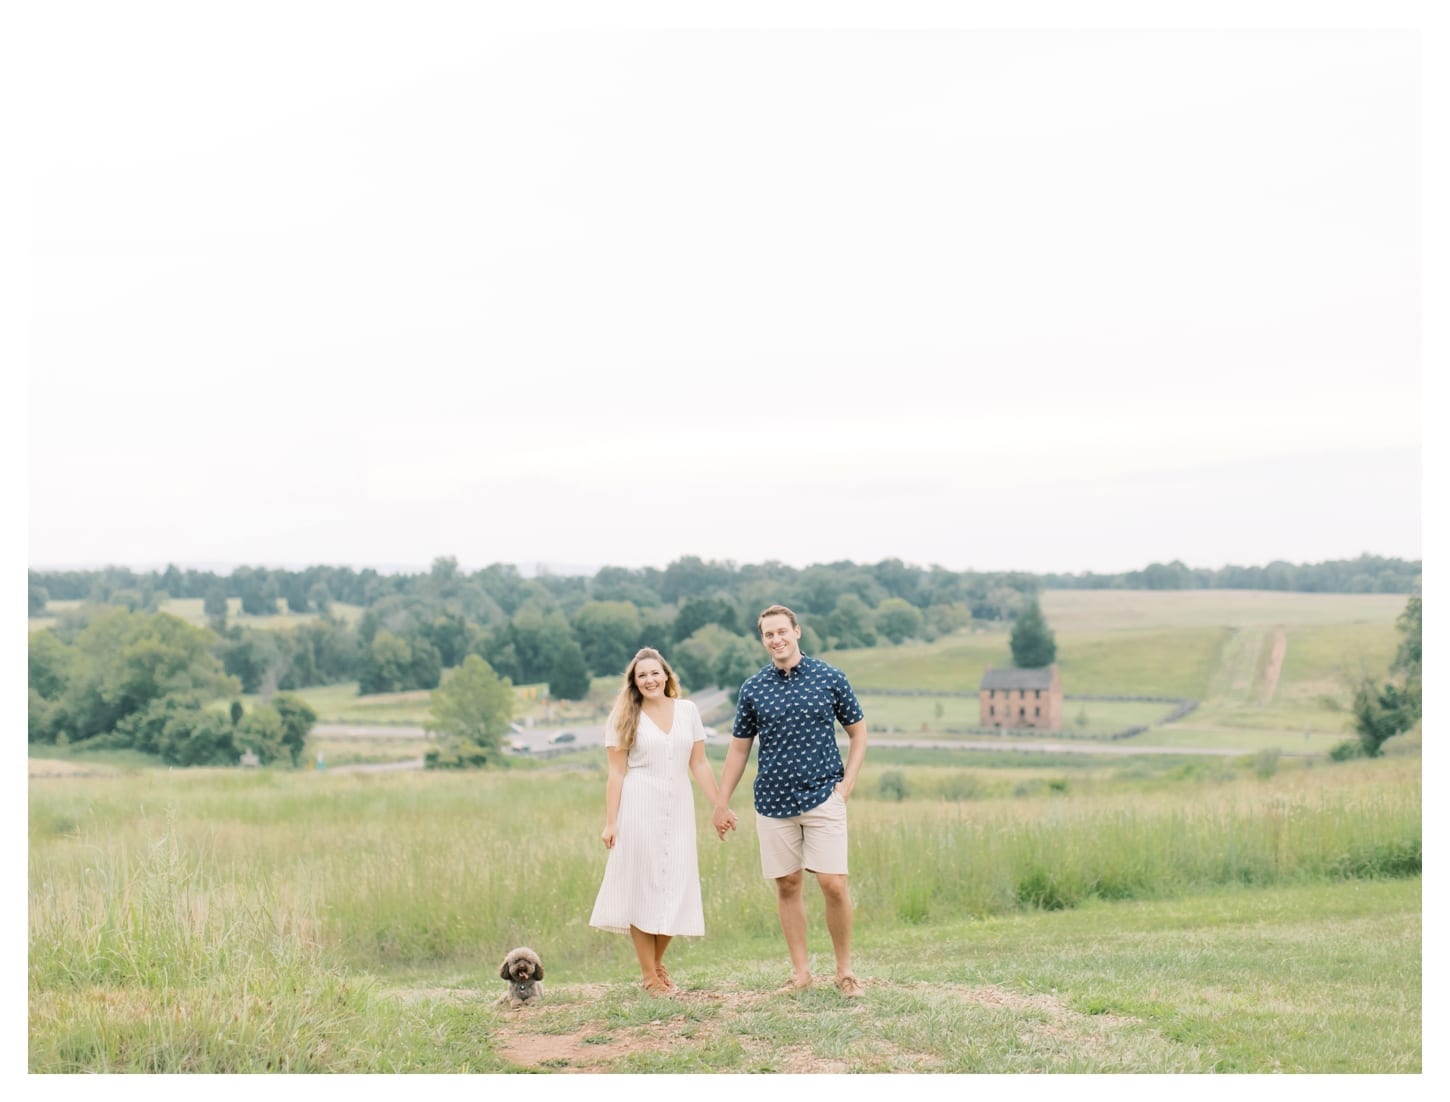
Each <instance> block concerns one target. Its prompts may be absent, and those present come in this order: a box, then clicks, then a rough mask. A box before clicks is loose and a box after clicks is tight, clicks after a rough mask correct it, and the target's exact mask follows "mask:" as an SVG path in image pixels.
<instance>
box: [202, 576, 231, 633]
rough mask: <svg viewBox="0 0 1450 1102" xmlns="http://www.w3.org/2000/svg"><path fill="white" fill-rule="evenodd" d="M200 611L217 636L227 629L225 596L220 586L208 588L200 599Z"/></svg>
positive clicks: (224, 591)
mask: <svg viewBox="0 0 1450 1102" xmlns="http://www.w3.org/2000/svg"><path fill="white" fill-rule="evenodd" d="M201 610H202V612H204V613H205V614H206V622H207V623H208V624H209V625H210V626H211V629H212V630H213V631H215V632H216V633H217V634H221V633H222V632H224V631H226V629H227V594H226V590H224V589H223V588H222V587H221V586H220V585H213V586H210V587H208V589H207V591H206V596H205V597H203V598H202V602H201Z"/></svg>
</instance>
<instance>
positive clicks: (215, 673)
mask: <svg viewBox="0 0 1450 1102" xmlns="http://www.w3.org/2000/svg"><path fill="white" fill-rule="evenodd" d="M214 639H215V637H214V636H213V635H212V634H211V632H209V631H207V630H205V629H204V628H198V627H193V626H192V625H191V624H188V623H186V622H185V621H183V620H180V619H178V618H177V617H175V616H172V615H170V614H169V613H165V612H154V613H143V612H128V611H127V610H125V609H122V608H111V609H108V610H106V611H105V612H102V613H100V614H99V615H97V616H95V617H94V618H93V619H92V620H91V621H90V622H89V623H88V624H87V625H86V626H85V627H84V628H83V629H82V630H81V631H80V632H79V633H78V634H77V635H76V638H75V643H74V645H73V649H72V652H71V655H70V657H69V660H68V662H67V663H66V667H65V678H66V683H65V689H64V691H63V692H62V693H61V694H60V697H59V698H58V700H57V701H56V708H55V710H54V712H53V713H52V720H53V724H54V729H53V730H52V732H51V736H52V740H53V738H54V737H56V736H58V735H59V734H61V733H64V734H65V735H66V737H67V738H68V739H69V740H70V741H72V742H76V741H80V740H82V739H88V738H93V737H96V736H99V735H104V734H107V733H108V732H110V731H112V730H114V729H115V727H116V725H117V723H119V722H120V721H121V720H122V719H124V718H125V717H126V716H128V715H131V714H132V713H133V712H139V711H142V710H143V709H145V708H146V707H147V706H148V705H150V704H151V703H152V701H155V700H157V699H159V698H161V697H164V696H169V695H172V694H189V693H191V694H197V695H199V696H202V697H204V698H214V697H216V696H222V695H226V694H230V693H234V692H236V691H237V689H238V688H239V686H238V684H237V682H236V680H235V679H234V678H230V677H228V676H226V674H225V672H224V671H223V670H222V668H221V664H220V663H219V662H218V661H217V659H216V657H215V656H214V655H213V654H212V653H211V644H212V643H213V641H214ZM223 718H225V717H223Z"/></svg>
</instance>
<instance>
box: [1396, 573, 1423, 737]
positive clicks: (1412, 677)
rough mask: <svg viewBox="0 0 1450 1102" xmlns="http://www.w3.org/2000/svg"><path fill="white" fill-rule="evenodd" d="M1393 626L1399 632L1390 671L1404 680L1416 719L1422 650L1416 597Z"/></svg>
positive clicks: (1419, 703)
mask: <svg viewBox="0 0 1450 1102" xmlns="http://www.w3.org/2000/svg"><path fill="white" fill-rule="evenodd" d="M1395 626H1396V627H1397V628H1398V629H1399V632H1400V646H1399V650H1398V651H1397V652H1396V653H1395V661H1394V664H1393V665H1392V666H1391V667H1390V669H1391V670H1393V671H1394V672H1395V673H1397V674H1399V675H1400V677H1402V678H1403V679H1404V685H1405V693H1406V695H1407V697H1408V698H1409V699H1410V701H1411V702H1412V704H1413V706H1414V710H1415V718H1416V719H1418V718H1419V717H1420V714H1421V688H1420V663H1421V653H1422V650H1423V626H1422V623H1421V612H1420V597H1419V596H1418V595H1417V596H1413V597H1411V598H1410V599H1409V601H1408V602H1406V604H1405V610H1404V612H1402V613H1400V617H1399V619H1398V620H1396V621H1395Z"/></svg>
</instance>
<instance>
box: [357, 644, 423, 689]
mask: <svg viewBox="0 0 1450 1102" xmlns="http://www.w3.org/2000/svg"><path fill="white" fill-rule="evenodd" d="M412 664H413V648H412V647H410V646H409V645H408V641H407V640H406V639H401V638H399V637H398V636H396V635H394V634H393V633H392V632H390V631H379V632H378V633H377V634H376V635H374V636H373V641H372V645H371V646H369V647H368V648H367V649H366V650H365V651H364V652H363V656H362V660H361V662H360V663H359V669H358V684H357V691H358V695H359V696H371V695H373V694H376V693H396V692H401V691H402V689H403V686H404V685H406V684H408V683H409V682H410V681H411V679H412V671H411V666H412Z"/></svg>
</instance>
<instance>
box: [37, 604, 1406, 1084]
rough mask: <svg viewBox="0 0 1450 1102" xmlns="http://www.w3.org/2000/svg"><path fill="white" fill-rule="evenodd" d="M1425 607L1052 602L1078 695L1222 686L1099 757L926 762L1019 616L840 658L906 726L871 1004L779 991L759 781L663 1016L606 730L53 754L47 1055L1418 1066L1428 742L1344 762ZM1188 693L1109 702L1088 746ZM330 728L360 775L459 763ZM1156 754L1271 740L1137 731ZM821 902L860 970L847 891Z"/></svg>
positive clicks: (442, 1067)
mask: <svg viewBox="0 0 1450 1102" xmlns="http://www.w3.org/2000/svg"><path fill="white" fill-rule="evenodd" d="M1210 598H1213V599H1214V600H1210ZM1215 601H1216V602H1217V603H1215ZM1403 604H1404V600H1403V598H1400V597H1393V598H1379V597H1376V598H1344V597H1314V596H1309V595H1302V594H1199V593H1192V594H1175V593H1169V594H1163V593H1137V594H1125V593H1113V592H1102V593H1080V592H1072V593H1065V594H1063V593H1056V594H1054V593H1049V594H1048V595H1047V599H1046V600H1045V601H1044V606H1045V610H1046V612H1047V615H1048V618H1049V622H1050V623H1051V624H1052V626H1053V628H1054V630H1055V631H1056V634H1057V642H1058V648H1059V654H1060V657H1061V664H1062V669H1063V676H1064V682H1065V687H1066V689H1067V691H1068V692H1069V693H1082V694H1091V695H1098V694H1107V693H1113V692H1122V693H1133V694H1141V695H1150V694H1151V695H1163V696H1190V697H1194V698H1196V699H1199V700H1201V702H1202V704H1201V707H1200V709H1199V710H1198V711H1197V712H1195V713H1193V714H1192V715H1190V716H1188V717H1187V718H1185V719H1183V720H1181V721H1179V722H1177V723H1175V724H1172V725H1171V726H1168V727H1162V726H1158V727H1154V728H1153V729H1152V730H1150V731H1149V732H1147V733H1146V734H1144V735H1142V736H1139V737H1138V738H1136V739H1131V740H1119V741H1117V742H1114V743H1112V744H1111V746H1107V745H1105V746H1103V747H1102V748H1100V749H1096V750H1095V749H1094V748H1093V747H1092V746H1091V743H1090V740H1089V739H1087V738H1083V739H1080V740H1079V744H1081V745H1082V749H1083V750H1085V751H1087V752H1081V753H1066V752H1063V753H1051V754H1044V753H1034V754H1025V753H1021V752H1013V751H1012V750H1010V749H1006V748H1004V749H1001V750H997V751H990V752H988V751H974V750H970V749H949V750H943V749H931V750H928V749H923V750H912V749H907V748H903V747H899V746H898V747H893V746H892V745H891V743H890V739H889V738H888V737H886V733H887V730H888V729H889V728H896V729H897V734H898V735H899V736H900V737H903V738H904V737H905V736H907V735H918V734H922V733H926V734H928V735H930V734H933V733H938V734H939V733H941V732H943V731H945V730H947V729H949V728H951V727H952V726H954V725H962V724H964V723H965V724H967V725H970V724H971V723H974V722H975V715H976V704H975V701H974V700H972V699H971V698H961V697H954V696H948V695H945V694H947V693H952V692H959V691H963V689H964V688H965V689H967V690H970V689H972V688H974V687H975V684H976V681H977V679H979V678H980V673H981V669H982V668H983V667H984V666H985V664H986V663H987V662H991V663H993V664H998V665H1005V664H1008V662H1009V661H1010V658H1009V653H1010V652H1009V650H1008V647H1007V636H1006V633H1005V632H1004V631H1000V630H999V631H981V632H977V633H966V634H962V635H958V636H954V637H951V638H948V639H943V640H939V641H937V642H935V643H933V644H929V645H928V644H914V645H910V646H905V647H899V648H880V649H873V650H863V651H847V652H838V653H836V654H833V655H830V656H829V657H830V660H831V661H832V662H834V663H835V664H837V665H839V666H841V667H842V668H843V669H845V670H846V671H847V672H848V673H849V674H850V675H851V677H852V679H853V682H854V683H855V684H856V685H857V686H858V688H860V689H861V695H862V696H863V699H864V702H865V704H866V707H867V710H868V715H869V716H870V720H871V724H872V730H873V732H875V733H878V734H879V736H880V737H876V736H873V743H872V748H871V750H870V753H869V755H868V758H867V763H866V767H865V769H864V770H863V772H862V774H861V777H860V781H859V783H858V786H857V789H856V792H855V794H854V795H853V798H852V801H851V831H852V858H851V859H852V891H853V896H854V900H855V904H856V937H855V949H856V953H855V957H856V967H857V971H858V973H860V974H861V976H862V977H863V979H864V981H865V983H866V987H867V996H866V998H865V999H863V1000H860V1001H859V1002H847V1001H846V1000H844V999H841V998H840V997H839V996H837V995H836V993H835V992H834V991H833V990H832V989H831V988H830V987H829V986H828V984H827V983H825V982H823V983H822V984H821V985H819V987H818V988H817V989H813V990H811V991H808V992H806V993H804V994H801V995H797V996H779V995H776V994H774V993H773V992H774V988H775V987H777V986H778V985H779V984H780V982H781V981H782V980H783V979H784V976H785V971H786V964H785V959H784V950H783V946H782V943H781V940H780V934H779V928H778V924H777V920H776V916H775V911H774V906H773V897H772V895H771V893H770V890H769V888H768V886H767V885H766V884H765V883H763V882H762V880H761V878H760V874H759V868H758V858H757V853H756V846H755V841H754V837H753V833H754V832H753V819H752V814H751V812H750V810H749V797H748V793H749V781H750V774H747V776H746V779H745V782H744V783H743V784H742V786H741V788H740V790H739V792H738V793H737V796H736V799H735V801H734V806H735V808H736V810H737V812H739V813H740V814H741V820H742V822H741V830H740V832H739V834H738V835H737V836H734V837H732V838H730V839H729V840H728V841H727V842H726V843H725V844H723V845H722V844H719V843H717V842H716V841H715V839H714V836H713V834H712V833H710V832H709V831H708V829H702V830H701V831H700V859H701V877H702V884H703V886H704V902H705V912H706V926H707V931H708V936H707V937H706V938H704V939H700V940H694V939H679V940H678V941H677V942H676V945H675V947H673V948H672V949H671V971H672V972H674V973H675V975H676V976H677V978H679V979H680V980H682V981H683V984H684V988H685V989H684V991H683V993H682V994H681V995H680V996H679V997H678V998H676V999H674V1000H669V1001H666V1002H657V1001H653V1000H650V999H648V998H647V997H646V996H645V995H644V994H643V993H642V992H640V991H639V990H638V989H637V987H636V986H635V985H634V982H633V971H634V969H633V966H632V964H631V955H630V953H629V951H628V948H627V945H626V939H623V938H621V937H618V936H615V935H608V934H604V933H601V932H600V931H596V930H592V929H590V928H589V927H588V926H587V922H586V920H587V915H588V913H589V909H590V907H591V905H592V902H593V898H594V894H595V892H596V890H597V888H598V883H599V877H600V874H601V872H602V868H603V861H604V852H603V849H602V847H601V846H600V845H599V841H598V832H599V828H600V826H601V821H602V806H603V792H604V775H605V774H604V763H603V756H602V754H601V753H600V752H598V751H590V750H581V751H576V752H573V753H567V754H564V755H562V756H559V757H556V758H551V759H549V760H547V761H543V760H540V761H526V760H519V761H516V762H514V763H512V767H511V768H509V769H506V770H499V771H490V772H485V773H472V774H461V775H460V774H452V775H450V774H444V773H424V772H411V773H389V774H356V773H346V772H337V771H335V770H333V769H329V770H325V771H317V770H310V769H304V770H298V771H292V770H267V769H264V770H246V771H243V770H205V769H193V770H176V771H170V770H165V769H158V768H155V766H154V763H153V762H152V761H151V760H150V759H147V758H145V757H144V756H142V755H136V754H128V753H126V752H119V751H111V752H107V753H104V754H101V753H86V752H84V751H79V750H76V749H75V748H74V747H68V748H52V747H44V748H37V747H32V748H31V761H30V771H31V779H30V782H29V785H30V799H29V809H28V814H29V831H28V834H29V849H28V858H29V860H28V877H29V938H30V941H29V983H28V987H29V1058H28V1067H29V1070H30V1071H31V1072H40V1073H51V1072H80V1071H85V1072H107V1071H111V1072H177V1071H183V1072H242V1071H299V1072H300V1071H321V1072H344V1073H345V1072H433V1073H459V1072H514V1071H531V1072H543V1073H548V1072H581V1071H582V1072H613V1071H623V1072H641V1073H658V1072H664V1073H685V1072H700V1071H705V1072H727V1073H736V1072H739V1073H746V1072H769V1073H821V1072H882V1073H884V1072H905V1073H961V1072H973V1073H977V1072H996V1073H1016V1072H1131V1073H1160V1072H1164V1073H1180V1072H1191V1073H1201V1072H1224V1073H1243V1072H1255V1073H1257V1072H1319V1073H1336V1072H1360V1073H1363V1072H1383V1073H1405V1072H1411V1073H1413V1072H1418V1071H1420V1070H1421V1068H1422V1037H1421V1032H1422V1014H1421V998H1422V988H1421V969H1422V954H1421V938H1422V929H1421V879H1420V873H1421V861H1422V856H1421V854H1422V813H1423V809H1422V804H1421V791H1422V784H1423V777H1422V770H1421V761H1420V758H1419V756H1418V744H1417V743H1416V744H1413V745H1411V744H1409V743H1406V744H1405V745H1404V746H1401V745H1398V744H1399V743H1400V742H1401V741H1402V740H1392V742H1391V743H1390V744H1388V745H1387V751H1389V752H1390V756H1388V757H1386V758H1383V759H1379V760H1375V761H1352V762H1346V763H1342V764H1335V763H1332V762H1330V761H1329V760H1328V759H1327V757H1326V756H1325V753H1326V752H1327V750H1328V749H1329V748H1330V747H1332V746H1333V745H1334V744H1335V743H1337V742H1338V741H1340V740H1341V739H1343V738H1344V737H1346V732H1345V729H1344V720H1345V714H1344V712H1343V711H1342V710H1338V709H1339V708H1340V707H1342V703H1341V702H1342V701H1343V700H1344V699H1347V693H1346V692H1345V689H1344V686H1345V683H1346V682H1345V678H1346V677H1347V676H1350V675H1351V674H1352V672H1353V671H1355V670H1357V669H1360V668H1366V669H1370V670H1382V669H1384V668H1387V666H1388V663H1389V661H1390V658H1391V656H1392V655H1393V652H1394V647H1395V643H1396V635H1395V631H1394V627H1393V624H1394V619H1395V617H1396V616H1397V615H1398V614H1399V612H1400V610H1401V609H1402V608H1403ZM1276 655H1277V656H1278V657H1277V658H1276ZM616 684H617V679H615V678H603V679H600V680H599V681H598V682H596V684H595V687H594V690H593V692H592V693H591V700H590V701H588V702H585V703H584V704H582V705H573V706H570V705H563V706H561V705H560V704H559V703H558V702H552V703H549V704H546V703H545V701H544V700H543V697H542V694H541V693H540V692H539V687H537V686H533V687H529V686H525V687H521V688H520V689H519V690H518V701H517V704H518V710H517V713H516V714H517V715H518V716H519V717H521V718H522V717H532V718H534V720H535V721H536V722H543V721H544V719H545V717H546V715H547V717H548V718H549V719H551V720H553V721H554V722H575V721H577V722H584V721H585V720H586V719H588V718H591V717H594V716H597V715H598V714H599V713H600V709H601V708H602V707H603V706H604V704H605V703H606V702H607V701H608V700H609V699H610V698H611V697H612V695H613V691H614V689H615V687H616ZM871 688H878V689H880V688H913V689H925V690H935V692H936V693H937V695H924V696H887V695H882V694H875V695H873V694H872V693H871V692H870V689H871ZM303 695H305V696H307V697H308V699H309V700H310V701H311V702H312V704H313V706H314V707H315V708H316V709H317V710H318V712H319V714H320V715H321V716H322V717H323V719H324V721H326V722H348V723H359V724H368V725H372V724H379V725H386V724H388V723H393V724H407V725H417V724H419V723H421V722H422V720H423V718H424V717H425V716H426V709H427V694H426V693H422V694H417V693H414V694H397V695H395V696H392V697H367V698H360V697H357V696H356V687H355V686H332V687H329V688H326V689H322V690H307V691H306V692H305V693H304V694H303ZM1163 708H1164V706H1163V705H1161V704H1156V703H1151V704H1150V703H1126V702H1101V701H1085V702H1074V701H1069V702H1068V705H1067V708H1066V720H1067V730H1066V731H1064V732H1063V733H1062V734H1063V735H1069V734H1073V733H1074V732H1076V733H1078V734H1079V735H1091V734H1094V733H1098V732H1103V731H1106V730H1107V729H1108V728H1112V727H1116V726H1117V725H1119V724H1124V725H1129V724H1128V723H1127V722H1126V721H1130V720H1131V721H1138V720H1139V719H1140V717H1142V716H1143V715H1145V714H1146V713H1148V712H1152V713H1154V714H1161V711H1162V710H1163ZM569 709H572V710H569ZM1080 712H1081V713H1082V714H1083V715H1085V716H1086V718H1087V723H1086V724H1080V723H1078V722H1077V720H1078V718H1079V713H1080ZM923 725H925V727H926V731H925V732H923V731H922V727H923ZM314 738H315V740H316V741H315V742H314V744H313V747H312V749H313V751H314V752H315V751H317V750H321V751H322V752H323V753H324V754H325V756H326V760H327V762H328V764H329V766H334V765H343V764H346V763H347V762H348V761H351V760H377V758H376V755H377V754H379V753H381V754H383V756H385V757H386V756H394V757H416V756H417V755H418V754H419V753H420V752H421V746H422V744H421V743H420V742H419V741H418V740H408V739H405V738H401V737H398V738H392V739H389V738H381V739H378V740H375V741H373V742H371V743H367V744H362V743H359V742H357V741H356V740H348V739H329V740H322V739H320V738H319V737H317V736H314ZM724 741H725V740H724V739H720V740H712V744H711V747H710V750H709V754H710V756H711V760H712V762H713V764H714V766H715V768H716V770H717V773H718V770H719V767H720V762H721V759H722V755H723V751H724V746H723V745H722V744H723V743H724ZM1135 743H1141V744H1142V745H1143V746H1144V747H1151V748H1161V747H1164V746H1174V745H1179V746H1183V747H1184V748H1185V749H1190V748H1200V749H1201V748H1204V747H1215V748H1222V749H1228V750H1234V751H1238V753H1237V755H1236V756H1229V757H1206V756H1199V757H1194V756H1190V755H1187V754H1185V755H1181V756H1180V755H1171V754H1161V753H1147V752H1143V753H1138V754H1133V753H1128V754H1126V755H1122V754H1109V753H1107V752H1106V751H1107V750H1108V749H1114V750H1128V751H1131V750H1132V748H1133V746H1134V744H1135ZM1005 745H1006V744H1005V743H1004V747H1005ZM349 755H352V757H349ZM370 755H372V756H371V757H370ZM752 768H753V765H752ZM697 814H698V817H699V822H700V824H701V826H703V825H704V823H705V808H704V805H703V801H702V800H699V799H698V797H697ZM808 911H809V914H810V922H811V944H812V949H813V960H812V965H813V969H814V971H815V972H816V974H817V975H818V976H819V977H821V979H822V980H823V981H826V980H828V979H829V973H830V970H831V962H830V959H829V952H828V941H827V939H826V937H825V931H824V928H823V921H822V918H821V910H820V906H819V899H818V896H817V895H816V894H815V893H814V892H812V894H811V895H810V896H808ZM524 943H526V944H532V945H534V946H535V947H536V948H538V949H539V950H540V951H541V952H542V953H543V954H544V956H545V959H546V966H547V969H548V977H547V979H546V988H547V991H548V994H547V997H546V1001H545V1003H544V1004H543V1005H542V1006H540V1007H538V1008H530V1009H526V1010H524V1011H521V1012H516V1013H511V1012H509V1011H508V1010H507V1009H506V1008H503V1007H501V1006H499V1005H498V1002H497V1000H498V997H499V996H500V995H501V994H502V993H503V985H502V983H501V981H499V979H498V978H497V967H498V961H499V959H501V957H502V956H503V954H504V952H506V951H507V950H508V949H509V948H511V947H512V946H513V945H516V944H524Z"/></svg>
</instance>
